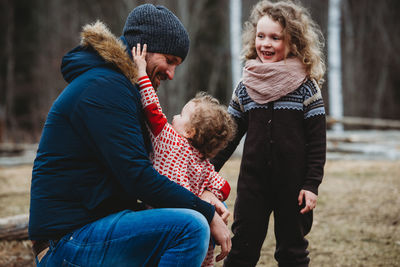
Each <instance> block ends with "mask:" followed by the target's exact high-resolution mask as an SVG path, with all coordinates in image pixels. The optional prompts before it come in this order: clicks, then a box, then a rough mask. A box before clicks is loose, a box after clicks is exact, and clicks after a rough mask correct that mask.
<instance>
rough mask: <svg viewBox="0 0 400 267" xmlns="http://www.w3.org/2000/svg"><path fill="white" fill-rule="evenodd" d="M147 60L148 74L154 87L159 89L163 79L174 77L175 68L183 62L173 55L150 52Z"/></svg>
mask: <svg viewBox="0 0 400 267" xmlns="http://www.w3.org/2000/svg"><path fill="white" fill-rule="evenodd" d="M146 62H147V67H146V72H147V75H148V76H149V78H150V81H151V83H152V84H153V87H154V89H156V90H157V88H158V86H159V85H160V82H161V81H162V80H166V79H169V80H172V79H173V78H174V75H175V68H176V67H177V66H178V65H179V64H181V63H182V59H181V58H180V57H177V56H173V55H167V54H160V53H150V52H148V53H147V56H146Z"/></svg>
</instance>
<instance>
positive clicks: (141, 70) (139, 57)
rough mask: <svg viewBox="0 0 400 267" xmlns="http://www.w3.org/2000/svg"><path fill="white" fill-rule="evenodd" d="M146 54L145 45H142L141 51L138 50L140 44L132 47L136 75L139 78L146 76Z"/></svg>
mask: <svg viewBox="0 0 400 267" xmlns="http://www.w3.org/2000/svg"><path fill="white" fill-rule="evenodd" d="M146 52H147V45H146V44H144V45H143V50H141V49H140V44H137V45H136V47H132V57H133V61H134V62H135V64H136V66H137V67H138V75H139V77H143V76H147V73H146V66H147V62H146Z"/></svg>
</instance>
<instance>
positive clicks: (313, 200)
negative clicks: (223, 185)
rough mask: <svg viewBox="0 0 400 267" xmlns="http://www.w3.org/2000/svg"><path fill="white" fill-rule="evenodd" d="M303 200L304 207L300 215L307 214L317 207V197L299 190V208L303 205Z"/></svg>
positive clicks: (309, 192)
mask: <svg viewBox="0 0 400 267" xmlns="http://www.w3.org/2000/svg"><path fill="white" fill-rule="evenodd" d="M303 199H305V207H304V208H303V209H302V210H301V211H300V213H301V214H304V213H307V212H309V211H311V210H313V209H314V208H315V206H316V205H317V195H316V194H314V193H313V192H311V191H307V190H304V189H303V190H301V191H300V194H299V199H298V201H299V206H301V205H302V204H303Z"/></svg>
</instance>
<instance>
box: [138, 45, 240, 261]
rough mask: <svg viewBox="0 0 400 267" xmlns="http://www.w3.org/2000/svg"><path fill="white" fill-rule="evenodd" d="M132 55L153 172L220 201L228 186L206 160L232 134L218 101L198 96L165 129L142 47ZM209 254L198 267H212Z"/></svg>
mask: <svg viewBox="0 0 400 267" xmlns="http://www.w3.org/2000/svg"><path fill="white" fill-rule="evenodd" d="M132 55H133V59H134V62H135V64H136V65H137V67H138V77H140V78H139V80H138V84H139V88H140V94H141V97H142V98H141V101H142V106H143V109H144V112H145V116H146V118H147V124H148V128H149V130H150V132H151V134H150V136H151V142H152V145H153V153H152V154H151V160H152V162H153V165H154V168H155V169H156V170H157V171H158V172H159V173H160V174H163V175H165V176H167V177H168V178H169V179H171V180H172V181H174V182H176V183H178V184H179V185H181V186H183V187H185V188H186V189H188V190H190V191H191V192H193V193H194V194H196V195H197V196H200V195H201V194H202V193H203V192H204V190H208V191H211V192H212V193H214V195H215V196H217V197H218V199H219V200H221V201H224V200H225V199H226V198H227V197H228V195H229V193H230V186H229V184H228V182H227V181H226V180H224V179H223V178H222V177H221V176H220V175H219V174H218V173H217V172H216V171H215V170H214V166H213V165H212V164H211V163H210V161H209V160H208V159H209V158H212V157H214V156H215V155H216V154H217V153H218V152H219V151H220V150H221V149H223V148H224V147H225V146H226V145H227V144H228V142H229V141H231V140H232V138H233V136H234V134H235V123H234V121H233V119H232V118H231V116H230V115H229V113H228V112H227V110H226V108H225V107H224V106H222V105H220V104H219V102H218V100H217V99H215V98H213V97H211V96H210V95H207V94H205V93H200V94H197V95H196V97H195V98H193V99H192V100H190V101H189V102H188V103H187V104H186V105H185V106H184V107H183V109H182V112H181V114H179V115H176V116H174V118H173V121H172V124H169V123H168V122H167V118H166V116H165V115H164V114H163V113H162V110H161V107H160V103H159V100H158V97H157V94H156V92H155V90H154V88H153V86H152V84H151V82H150V80H149V78H148V76H147V73H146V60H145V57H146V44H144V45H143V50H142V51H141V49H140V44H138V45H137V47H133V49H132ZM213 251H214V245H213V244H212V243H211V242H210V247H209V250H208V253H207V256H206V258H205V260H204V262H203V264H202V266H214V261H213Z"/></svg>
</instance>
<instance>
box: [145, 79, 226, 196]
mask: <svg viewBox="0 0 400 267" xmlns="http://www.w3.org/2000/svg"><path fill="white" fill-rule="evenodd" d="M139 87H140V94H141V96H142V106H143V109H144V111H145V115H146V119H147V123H148V127H149V129H150V132H151V134H150V136H151V142H152V145H153V153H152V154H151V160H152V162H153V165H154V168H155V169H156V170H157V171H158V172H159V173H160V174H162V175H165V176H167V177H168V178H169V179H171V180H172V181H174V182H176V183H177V184H179V185H181V186H183V187H185V188H186V189H188V190H190V191H191V192H192V193H194V194H195V195H197V196H200V195H201V194H202V193H203V192H204V190H205V189H207V190H209V191H211V192H212V193H214V195H216V196H217V197H218V199H220V200H221V201H224V200H225V199H226V198H227V197H228V195H229V193H230V185H229V184H228V182H227V181H226V180H225V179H223V178H222V177H221V176H220V175H219V174H218V172H216V171H215V170H214V166H213V165H212V164H211V163H210V161H209V160H208V159H205V160H202V159H201V154H200V152H199V151H198V150H197V149H195V148H193V147H192V146H191V145H190V144H189V142H188V140H187V139H186V138H184V137H182V136H180V135H179V134H178V133H177V132H176V131H175V130H174V129H173V128H172V125H170V124H169V123H168V122H167V118H166V116H165V115H164V113H162V110H161V106H160V102H159V100H158V97H157V94H156V92H155V91H154V88H153V86H152V84H151V82H150V80H149V78H148V76H144V77H141V78H140V79H139Z"/></svg>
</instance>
